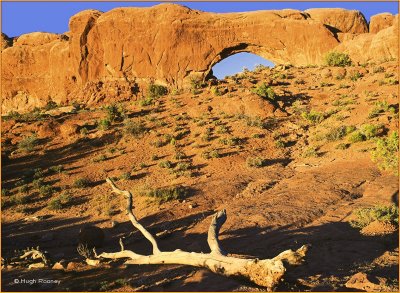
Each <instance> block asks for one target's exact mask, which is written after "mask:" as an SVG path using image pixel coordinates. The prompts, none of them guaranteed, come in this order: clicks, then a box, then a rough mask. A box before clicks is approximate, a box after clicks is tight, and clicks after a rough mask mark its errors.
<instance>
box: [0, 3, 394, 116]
mask: <svg viewBox="0 0 400 293" xmlns="http://www.w3.org/2000/svg"><path fill="white" fill-rule="evenodd" d="M379 27H381V25H379ZM367 31H368V26H367V23H366V21H365V19H364V17H363V16H362V14H361V13H360V12H358V11H347V10H343V9H311V10H308V11H305V12H301V11H297V10H280V11H256V12H245V13H227V14H216V13H206V12H201V11H197V10H191V9H189V8H187V7H183V6H180V5H175V4H161V5H157V6H154V7H151V8H117V9H113V10H111V11H109V12H106V13H102V12H100V11H97V10H86V11H82V12H80V13H78V14H76V15H74V16H73V17H72V18H71V19H70V22H69V32H67V33H65V34H62V35H57V34H50V33H37V32H36V33H30V34H26V35H22V36H20V37H18V38H14V40H12V39H10V38H8V37H7V36H6V35H4V34H2V65H3V66H2V78H1V79H2V100H3V103H2V113H3V114H5V113H7V112H9V111H11V110H17V111H26V110H30V109H31V108H32V107H34V106H43V105H44V104H45V103H46V102H47V101H48V100H49V99H52V100H53V101H55V102H57V103H68V102H71V101H74V100H80V101H82V102H85V103H96V102H102V101H112V100H120V99H127V98H130V97H132V96H134V95H135V94H137V93H138V86H137V85H138V84H139V85H141V84H142V83H145V82H149V81H150V80H153V81H157V82H160V83H165V84H170V85H173V86H183V85H185V84H187V83H189V81H190V80H191V79H194V78H200V79H203V78H205V77H206V76H207V75H209V73H210V71H211V68H212V66H213V65H215V64H216V63H218V62H219V61H221V60H222V59H224V58H226V57H228V56H230V55H232V54H235V53H238V52H251V53H255V54H257V55H260V56H262V57H264V58H266V59H268V60H271V61H273V62H274V63H276V64H283V63H290V64H293V65H308V64H322V62H323V57H324V55H325V54H326V53H327V52H328V51H331V50H333V49H335V48H337V49H338V50H341V51H348V52H349V53H350V54H351V55H352V56H351V57H353V54H355V55H357V54H359V51H360V50H359V48H358V47H359V45H358V44H360V43H361V44H362V46H363V48H367V51H368V54H367V57H365V58H364V59H366V60H374V59H375V58H376V57H377V56H380V57H389V58H392V57H393V56H397V51H396V49H397V46H393V44H394V43H393V42H394V40H395V39H396V37H397V35H394V34H395V33H396V29H395V27H394V26H390V27H388V28H386V29H383V30H381V31H380V32H378V33H377V34H376V35H371V34H369V33H367ZM340 34H342V35H344V37H343V36H341V37H340V36H339V35H340ZM343 40H347V41H343ZM340 41H343V43H342V44H340ZM382 41H383V43H381V42H382ZM338 45H339V46H338ZM376 54H380V55H376Z"/></svg>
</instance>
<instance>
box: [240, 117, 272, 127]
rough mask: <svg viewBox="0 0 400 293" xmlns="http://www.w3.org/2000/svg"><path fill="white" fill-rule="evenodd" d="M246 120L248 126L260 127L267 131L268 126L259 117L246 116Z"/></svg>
mask: <svg viewBox="0 0 400 293" xmlns="http://www.w3.org/2000/svg"><path fill="white" fill-rule="evenodd" d="M244 119H245V121H246V124H247V126H251V127H258V128H261V129H265V128H267V126H268V125H267V123H265V121H263V120H262V119H261V118H260V117H258V116H256V117H249V116H245V117H244Z"/></svg>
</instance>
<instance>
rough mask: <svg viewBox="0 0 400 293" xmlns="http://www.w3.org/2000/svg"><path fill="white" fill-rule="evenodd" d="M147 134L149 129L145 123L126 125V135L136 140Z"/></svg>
mask: <svg viewBox="0 0 400 293" xmlns="http://www.w3.org/2000/svg"><path fill="white" fill-rule="evenodd" d="M146 132H147V128H146V126H145V124H144V123H143V121H128V122H127V123H125V133H126V134H129V135H132V136H133V137H135V138H139V137H142V136H143V134H145V133H146Z"/></svg>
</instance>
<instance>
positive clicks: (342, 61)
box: [325, 52, 351, 67]
mask: <svg viewBox="0 0 400 293" xmlns="http://www.w3.org/2000/svg"><path fill="white" fill-rule="evenodd" d="M325 63H326V64H327V65H328V66H340V67H344V66H349V65H351V59H350V56H349V55H347V54H345V53H339V52H329V53H328V54H327V55H326V56H325Z"/></svg>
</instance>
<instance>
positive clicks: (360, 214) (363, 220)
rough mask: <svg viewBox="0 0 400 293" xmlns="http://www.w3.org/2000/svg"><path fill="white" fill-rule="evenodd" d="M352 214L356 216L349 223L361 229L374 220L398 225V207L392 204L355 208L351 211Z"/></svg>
mask: <svg viewBox="0 0 400 293" xmlns="http://www.w3.org/2000/svg"><path fill="white" fill-rule="evenodd" d="M353 215H355V216H356V219H355V220H352V221H351V222H350V225H351V226H352V227H355V228H360V229H362V228H364V227H366V226H368V224H370V223H372V222H374V221H379V222H387V223H391V224H392V225H395V226H396V227H398V226H399V209H398V207H397V206H396V205H394V204H393V205H390V206H384V205H377V206H375V207H372V208H362V209H357V210H355V211H354V212H353Z"/></svg>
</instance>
